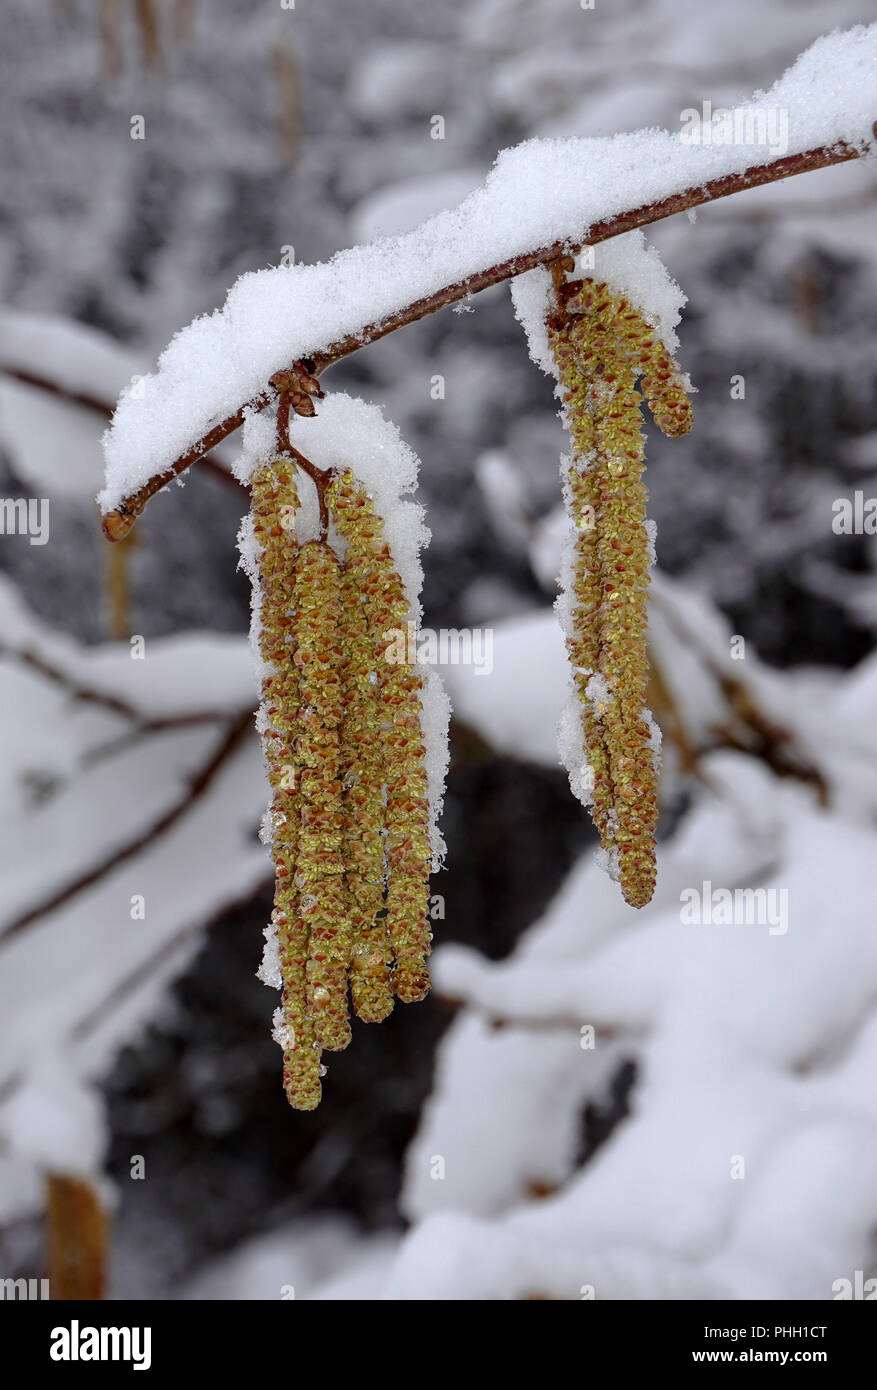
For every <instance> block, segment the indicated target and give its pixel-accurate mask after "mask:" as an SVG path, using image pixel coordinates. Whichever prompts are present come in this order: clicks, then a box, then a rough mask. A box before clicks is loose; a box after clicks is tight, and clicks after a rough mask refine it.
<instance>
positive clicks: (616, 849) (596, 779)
mask: <svg viewBox="0 0 877 1390" xmlns="http://www.w3.org/2000/svg"><path fill="white" fill-rule="evenodd" d="M548 330H549V335H550V338H551V342H552V347H553V350H554V355H555V361H556V364H557V369H558V375H559V379H560V382H561V387H562V391H563V397H564V402H565V405H566V409H567V415H568V420H569V424H570V431H571V435H572V439H573V446H574V458H573V460H572V462H571V465H570V470H569V476H568V497H569V502H570V504H571V508H572V514H573V519H574V522H575V524H576V526H577V532H578V534H577V542H576V550H575V574H574V585H573V623H574V633H573V635H572V636H571V637H570V639H569V641H568V646H569V652H570V658H571V660H572V663H573V666H574V669H575V673H576V676H575V678H576V686H577V689H578V692H579V696H580V699H581V700H582V711H583V714H582V720H583V731H584V736H585V746H586V751H587V754H588V760H589V764H590V767H591V771H592V776H593V783H594V786H593V794H594V821H595V824H596V825H597V828H598V830H599V832H600V836H601V840H602V843H603V846H604V848H605V849H606V850H607V851H609V853H610V854H611V855H612V856H613V857H617V869H618V874H619V879H620V883H621V888H622V892H623V894H624V897H625V899H626V901H627V902H629V903H630V904H631V905H632V906H634V907H642V906H644V905H645V903H647V902H649V901H650V899H651V897H652V894H653V892H654V884H655V827H656V823H657V814H658V808H657V773H656V770H655V756H654V751H653V748H652V742H651V730H650V725H649V722H648V720H647V718H646V708H645V695H646V683H647V680H648V662H647V654H646V639H647V626H648V615H647V593H648V584H649V557H648V541H647V536H646V531H645V521H646V500H647V493H646V488H645V484H644V482H643V470H644V462H645V460H644V444H643V438H642V418H641V413H640V406H641V396H640V393H639V391H638V390H637V387H636V382H637V379H638V378H639V377H642V380H643V388H644V390H645V391H646V394H647V397H648V400H649V404H650V406H651V408H652V410H653V413H654V415H655V420H656V423H657V424H658V425H659V427H660V428H662V429H663V430H664V431H665V432H666V433H669V434H673V435H677V434H681V433H684V432H685V430H686V429H687V428H690V424H691V410H690V404H689V402H688V399H687V396H686V395H685V392H684V387H683V383H682V378H681V376H680V374H679V372H678V369H677V368H676V367H675V364H673V362H672V360H671V358H670V357H669V354H668V353H667V351H666V349H665V348H664V347H663V344H661V343H660V342H658V341H657V340H656V339H655V337H654V336H653V334H652V332H651V330H650V329H649V327H648V325H647V324H646V323H645V322H644V320H643V319H642V318H641V316H640V315H638V314H637V313H636V312H635V311H634V310H633V309H632V308H631V306H630V304H629V303H628V301H627V300H625V299H624V298H621V297H617V296H614V295H613V294H612V293H611V292H610V291H609V289H608V288H607V287H606V286H605V285H599V284H594V283H593V282H592V281H585V282H584V283H583V285H582V286H581V289H580V290H579V292H578V293H576V294H574V295H568V296H567V299H566V305H565V308H564V309H563V310H562V311H561V312H560V313H558V314H554V315H551V316H550V318H549V323H548ZM583 521H584V523H585V525H584V526H583V525H582V522H583Z"/></svg>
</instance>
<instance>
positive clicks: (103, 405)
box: [0, 362, 245, 492]
mask: <svg viewBox="0 0 877 1390" xmlns="http://www.w3.org/2000/svg"><path fill="white" fill-rule="evenodd" d="M0 376H5V377H8V378H9V380H10V381H17V382H20V384H21V385H22V386H32V387H33V388H34V389H35V390H36V391H45V392H46V394H47V395H49V396H57V397H58V399H59V400H62V401H65V402H67V403H68V404H69V405H78V406H81V407H82V409H83V410H93V411H94V412H95V413H96V414H97V415H102V416H103V417H104V419H105V420H111V419H112V416H113V406H112V405H110V404H109V402H108V401H104V400H101V399H100V397H98V396H92V395H91V394H90V393H89V392H87V391H74V390H73V388H72V387H70V386H62V385H61V383H60V382H59V381H56V380H55V379H54V377H49V376H42V375H41V374H40V373H39V372H32V371H28V370H26V369H25V368H24V367H10V366H8V365H7V364H6V363H5V362H0ZM223 437H224V436H223ZM219 442H220V441H219V440H217V441H216V443H217V444H218V443H219ZM212 447H213V446H212V445H211V448H212ZM201 462H202V463H203V464H204V467H205V468H206V469H207V470H208V472H210V473H213V474H214V476H215V477H217V478H221V479H222V481H223V482H224V483H228V484H230V486H231V487H233V488H236V489H237V491H238V492H243V491H245V488H244V484H243V483H241V482H239V481H238V479H237V478H236V477H235V476H234V474H233V473H230V472H229V470H228V469H227V468H226V467H225V465H224V464H221V463H219V462H218V461H217V460H216V459H212V458H210V457H208V455H207V454H203V455H202V456H201Z"/></svg>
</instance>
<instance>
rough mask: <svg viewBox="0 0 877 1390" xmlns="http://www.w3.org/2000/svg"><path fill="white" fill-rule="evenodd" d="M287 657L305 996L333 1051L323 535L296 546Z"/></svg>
mask: <svg viewBox="0 0 877 1390" xmlns="http://www.w3.org/2000/svg"><path fill="white" fill-rule="evenodd" d="M293 608H294V610H295V613H294V618H293V627H292V645H293V649H294V656H293V660H294V662H295V665H296V667H297V668H298V679H299V730H298V738H297V740H296V745H295V753H296V763H297V765H298V766H299V767H300V769H301V770H300V771H299V772H298V779H297V780H298V802H299V807H300V814H301V821H300V826H299V840H298V856H297V860H296V868H295V887H296V890H297V892H298V894H299V912H300V915H301V918H302V921H303V922H305V923H306V924H307V928H308V962H307V1000H308V1005H309V1007H310V1009H311V1013H312V1015H313V1020H314V1030H315V1033H316V1036H317V1041H318V1042H319V1043H320V1044H321V1046H322V1047H324V1048H328V1049H329V1050H331V1051H333V1052H337V1051H340V1050H341V1049H342V1048H345V1047H346V1046H347V1044H348V1043H349V1041H350V1020H349V1018H348V1012H347V967H348V964H349V961H350V924H349V919H348V914H347V892H346V886H345V882H344V858H343V855H342V852H341V846H342V839H343V809H342V788H341V724H342V717H343V691H342V685H341V668H342V662H343V652H342V647H341V572H340V566H339V562H338V557H337V555H336V554H335V552H334V550H333V549H332V548H331V546H329V545H328V544H326V543H325V542H322V541H309V542H308V543H307V544H306V545H303V546H302V547H301V550H300V551H299V554H298V560H297V562H296V567H295V586H294V594H293Z"/></svg>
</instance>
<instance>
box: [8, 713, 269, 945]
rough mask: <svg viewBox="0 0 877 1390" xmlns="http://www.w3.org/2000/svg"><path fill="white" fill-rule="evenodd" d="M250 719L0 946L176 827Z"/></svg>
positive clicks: (230, 730)
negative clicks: (147, 819)
mask: <svg viewBox="0 0 877 1390" xmlns="http://www.w3.org/2000/svg"><path fill="white" fill-rule="evenodd" d="M252 719H253V715H252V711H250V710H246V711H244V712H243V713H242V714H240V715H238V716H237V718H235V719H234V720H233V721H231V722H230V723H229V724H228V726H227V728H226V731H225V734H224V736H223V737H222V738H221V739H220V740H219V742H218V744H217V745H216V746H215V748H214V749H213V751H212V752H211V753H210V755H209V757H208V758H207V759H206V760H205V762H204V763H203V764H202V765H201V767H200V768H198V770H197V771H196V772H195V773H194V774H193V775H191V776H190V777H189V778H188V779H187V785H186V789H185V791H184V792H183V794H182V796H180V798H179V800H178V801H176V802H175V803H174V804H173V805H172V806H171V807H170V809H169V810H167V811H163V812H162V814H161V815H160V816H159V817H158V819H157V820H156V821H154V822H153V824H152V825H150V826H149V827H148V828H147V829H146V830H144V831H141V832H138V834H136V835H135V836H134V838H133V839H131V840H129V841H128V843H127V844H124V845H122V846H121V847H120V848H119V849H116V850H112V851H111V852H110V853H109V854H108V855H107V857H106V858H105V859H103V860H102V861H101V862H100V863H99V864H96V865H95V866H94V868H91V869H87V870H86V871H85V873H83V874H81V875H80V877H79V878H77V879H75V880H74V881H73V882H72V883H68V884H66V885H65V886H64V887H63V888H60V889H58V890H56V891H55V892H53V893H51V894H50V895H49V896H48V897H47V898H44V899H43V901H42V902H40V903H37V905H36V906H35V907H31V908H28V909H27V911H25V912H24V913H22V914H21V916H20V917H17V918H16V919H15V920H14V921H12V922H10V923H9V925H8V926H7V927H6V928H5V929H4V930H3V931H2V933H0V943H2V944H3V945H5V944H6V943H7V942H8V941H9V940H10V939H11V938H12V937H15V936H18V934H19V933H20V932H22V931H24V930H25V929H26V928H27V927H30V926H32V925H33V924H34V923H35V922H38V921H40V920H41V919H42V918H43V917H46V916H48V914H49V913H50V912H54V911H55V910H56V909H57V908H59V907H62V906H64V905H65V904H66V903H68V902H69V901H70V900H71V898H75V897H76V896H77V895H78V894H79V893H82V892H84V890H85V889H86V888H91V887H92V886H93V884H95V883H98V882H99V881H100V880H101V879H103V878H105V877H106V876H107V874H110V873H112V871H113V870H114V869H116V868H118V866H119V865H120V864H124V863H125V862H126V861H127V860H129V859H132V858H134V856H135V855H137V854H139V853H140V852H141V850H144V849H147V848H148V847H149V846H150V845H151V844H152V843H153V842H154V841H155V840H158V839H160V838H161V836H162V835H165V834H166V833H167V831H168V830H170V829H171V828H172V827H173V826H174V825H176V823H177V821H179V820H181V819H182V818H183V817H184V816H185V815H187V814H188V812H189V811H190V810H191V808H192V807H193V806H194V805H196V803H197V802H198V801H200V799H201V798H202V797H203V796H204V794H205V792H207V791H208V789H209V788H210V786H211V785H212V783H213V782H214V781H215V779H216V778H217V776H218V775H219V773H220V772H221V771H222V769H223V767H224V766H225V764H226V763H227V762H228V760H229V758H230V757H231V756H232V754H233V753H234V752H235V751H236V750H237V748H238V745H239V744H240V742H241V740H242V739H243V737H244V735H245V734H246V732H247V729H248V728H249V727H250V724H251V723H252Z"/></svg>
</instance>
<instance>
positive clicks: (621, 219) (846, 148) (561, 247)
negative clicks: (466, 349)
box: [103, 122, 877, 541]
mask: <svg viewBox="0 0 877 1390" xmlns="http://www.w3.org/2000/svg"><path fill="white" fill-rule="evenodd" d="M874 132H875V137H877V122H875V127H874ZM862 153H863V151H862V150H860V149H858V148H856V147H855V146H853V145H849V144H847V143H846V142H845V141H840V142H839V143H838V144H836V145H820V146H819V147H818V148H817V149H813V150H805V151H804V152H803V153H801V154H791V155H785V156H783V158H782V159H775V160H773V161H772V162H771V163H770V164H755V165H752V166H751V167H750V168H748V169H744V170H743V171H742V172H741V173H737V174H724V175H722V177H721V178H716V179H710V180H709V181H708V182H707V183H703V184H698V186H697V187H696V188H686V189H684V190H683V191H682V192H681V193H674V194H672V195H671V196H670V197H669V198H663V199H661V200H660V202H657V203H647V204H645V205H644V206H643V207H639V208H633V209H631V211H629V212H622V213H618V214H617V215H616V216H615V217H608V218H604V219H603V221H601V222H595V223H594V225H593V226H592V227H589V228H588V230H587V233H586V234H585V236H584V239H583V240H582V241H581V242H577V243H570V242H568V241H567V242H560V241H556V242H553V243H552V244H551V245H550V246H540V247H537V248H536V249H535V250H534V251H527V252H524V253H523V254H521V255H519V256H513V257H511V258H510V259H509V260H506V261H501V262H500V263H499V264H498V265H493V266H489V267H488V268H487V269H486V270H480V271H477V272H476V273H475V274H474V275H470V276H468V277H467V278H466V279H465V280H457V281H455V283H454V284H452V285H447V286H445V288H444V289H441V290H437V291H435V293H433V294H430V295H426V296H425V297H424V298H422V299H416V300H414V302H413V303H412V304H408V305H406V307H405V308H403V309H399V310H397V312H396V313H395V314H390V315H389V316H388V317H387V318H384V319H381V320H380V321H379V322H378V323H372V324H368V325H367V326H366V327H365V328H363V329H362V330H361V331H360V332H359V333H351V334H348V336H347V337H346V338H341V339H339V340H338V342H336V343H332V344H331V345H330V346H329V347H328V348H325V349H324V350H323V351H322V352H316V353H314V354H313V357H312V363H313V375H314V376H319V374H320V372H323V371H325V369H326V368H327V367H331V366H333V365H334V364H335V363H336V362H340V361H341V360H342V358H344V357H349V356H350V354H351V353H353V352H356V351H358V349H359V348H362V347H367V346H368V345H369V344H370V343H376V342H378V341H379V340H380V339H381V338H385V337H386V336H387V335H388V334H389V333H394V332H395V331H396V329H397V328H403V327H404V326H405V325H406V324H409V323H414V322H415V321H416V320H417V319H422V318H425V317H426V315H427V314H434V313H435V312H436V311H437V310H438V309H444V308H446V307H447V306H448V305H449V304H454V303H456V302H457V301H459V300H461V299H466V298H468V296H469V295H472V294H478V293H479V292H480V291H481V290H485V289H488V288H489V287H490V286H491V285H499V284H501V283H502V282H503V281H505V280H511V279H513V278H514V277H515V276H516V275H522V274H523V273H524V272H525V271H527V270H533V269H534V268H535V267H536V266H539V265H548V264H550V263H551V262H552V261H556V260H557V259H558V257H560V256H564V255H570V254H576V253H578V252H579V251H581V249H582V247H583V246H596V245H597V244H598V243H599V242H601V241H608V240H609V239H610V238H611V237H616V236H621V235H623V233H624V232H629V231H632V230H633V229H634V228H635V227H645V226H648V225H649V224H650V223H652V222H660V221H661V220H662V219H663V218H665V217H672V216H673V214H674V213H677V212H685V211H687V210H688V209H689V208H695V207H700V206H702V205H703V204H704V203H711V202H715V200H716V199H717V198H727V197H729V196H730V194H732V193H741V192H743V191H744V190H745V189H747V188H757V187H759V186H760V185H762V184H766V183H776V182H778V181H779V180H780V179H788V178H791V177H792V176H793V175H794V174H806V173H809V172H810V171H811V170H813V169H824V168H826V167H827V166H829V165H832V164H844V163H846V161H847V160H850V159H857V158H858V157H859V156H860V155H861V154H862ZM275 397H276V392H275V389H274V388H273V387H272V386H271V385H269V386H267V387H266V388H265V390H264V391H260V392H259V393H258V395H255V396H253V397H251V398H250V400H248V401H244V403H243V404H242V405H241V406H239V407H238V409H237V410H236V411H234V413H233V414H231V415H229V416H227V417H226V419H224V420H221V421H220V423H219V424H218V425H214V427H213V429H212V430H209V431H208V433H207V434H205V435H204V437H203V439H201V440H199V441H198V442H197V443H195V444H193V445H192V446H191V448H189V449H187V450H186V452H185V453H183V454H181V455H180V457H179V458H178V459H176V460H175V461H174V462H173V463H172V464H170V465H169V467H167V468H165V469H163V470H162V472H161V473H157V474H155V475H154V476H153V477H152V478H150V479H149V481H148V482H147V483H144V485H143V486H142V487H141V488H139V489H138V490H137V491H136V492H133V493H131V494H130V496H128V497H126V498H124V500H123V501H122V502H121V503H120V505H119V506H118V507H117V508H116V509H115V510H113V511H110V512H107V514H106V516H105V517H104V518H103V530H104V535H105V536H106V538H107V540H110V541H119V540H122V538H123V537H124V536H126V535H127V534H128V532H129V531H130V529H131V527H132V526H133V525H134V521H135V520H136V518H137V517H138V516H139V514H140V513H141V512H142V511H143V508H144V507H145V506H146V504H147V502H148V501H149V499H150V497H153V496H154V495H155V493H157V492H160V491H161V489H162V488H163V487H165V486H166V485H167V484H168V483H170V482H172V481H173V479H174V478H178V477H179V475H180V474H181V473H184V472H185V470H186V469H187V468H188V467H189V466H190V465H191V464H193V463H196V462H197V460H198V459H200V458H202V457H203V456H204V454H206V453H207V452H208V451H209V450H210V449H213V448H215V447H216V445H217V444H219V443H220V442H221V441H222V440H223V439H225V438H226V437H227V436H228V435H229V434H231V433H232V432H233V431H234V430H236V429H237V428H238V427H239V426H240V425H242V424H243V421H244V416H245V415H246V414H247V413H248V412H250V411H259V410H263V409H264V408H265V406H267V405H270V404H271V403H272V401H273V400H274V399H275Z"/></svg>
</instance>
